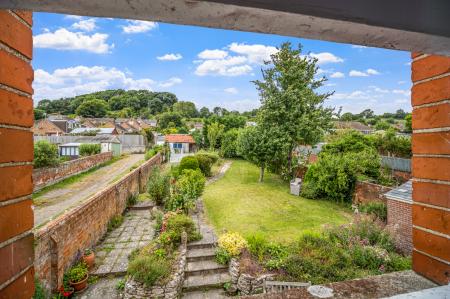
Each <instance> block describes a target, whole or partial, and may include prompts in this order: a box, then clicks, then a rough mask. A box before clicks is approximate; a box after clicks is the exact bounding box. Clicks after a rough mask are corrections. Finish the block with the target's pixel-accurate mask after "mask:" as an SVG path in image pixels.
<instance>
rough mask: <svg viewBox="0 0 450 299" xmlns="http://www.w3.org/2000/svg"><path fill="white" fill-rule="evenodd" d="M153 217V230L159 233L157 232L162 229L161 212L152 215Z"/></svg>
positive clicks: (162, 215)
mask: <svg viewBox="0 0 450 299" xmlns="http://www.w3.org/2000/svg"><path fill="white" fill-rule="evenodd" d="M153 217H154V218H155V224H154V226H153V228H154V229H155V231H157V232H158V233H159V232H161V229H162V225H163V217H164V214H163V212H161V211H159V210H157V211H156V212H155V213H154V215H153Z"/></svg>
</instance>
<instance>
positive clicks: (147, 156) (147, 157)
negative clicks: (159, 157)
mask: <svg viewBox="0 0 450 299" xmlns="http://www.w3.org/2000/svg"><path fill="white" fill-rule="evenodd" d="M162 149H163V146H161V145H155V146H154V147H153V148H151V149H149V150H148V151H147V152H145V155H144V159H145V160H150V158H152V157H153V156H155V155H156V154H157V153H158V152H160V151H161V150H162Z"/></svg>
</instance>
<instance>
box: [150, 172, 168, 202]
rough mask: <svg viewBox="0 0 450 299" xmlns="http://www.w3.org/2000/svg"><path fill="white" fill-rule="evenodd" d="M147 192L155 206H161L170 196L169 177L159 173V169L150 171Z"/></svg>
mask: <svg viewBox="0 0 450 299" xmlns="http://www.w3.org/2000/svg"><path fill="white" fill-rule="evenodd" d="M147 192H148V194H149V195H150V197H151V198H152V199H153V200H154V201H155V203H156V204H157V205H162V204H163V203H164V202H165V200H166V199H167V198H168V197H169V194H170V176H169V175H167V174H163V173H161V170H160V169H159V167H157V166H155V167H153V168H152V169H151V172H150V176H149V178H148V184H147Z"/></svg>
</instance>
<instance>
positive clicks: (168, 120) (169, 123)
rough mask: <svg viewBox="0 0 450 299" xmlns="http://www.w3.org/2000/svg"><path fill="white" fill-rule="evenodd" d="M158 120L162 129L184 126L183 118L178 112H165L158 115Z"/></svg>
mask: <svg viewBox="0 0 450 299" xmlns="http://www.w3.org/2000/svg"><path fill="white" fill-rule="evenodd" d="M157 118H158V126H159V128H160V129H166V128H173V127H181V126H182V125H183V121H182V119H183V118H182V116H181V115H180V114H179V113H176V112H164V113H161V114H160V115H158V117H157Z"/></svg>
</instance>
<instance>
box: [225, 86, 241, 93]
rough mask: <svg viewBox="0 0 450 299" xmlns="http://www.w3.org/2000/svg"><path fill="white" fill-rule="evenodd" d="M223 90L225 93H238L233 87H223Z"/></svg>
mask: <svg viewBox="0 0 450 299" xmlns="http://www.w3.org/2000/svg"><path fill="white" fill-rule="evenodd" d="M223 91H225V92H227V93H232V94H237V93H238V90H237V89H236V88H235V87H228V88H225V89H224V90H223Z"/></svg>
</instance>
